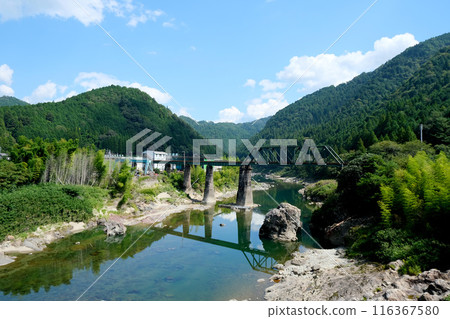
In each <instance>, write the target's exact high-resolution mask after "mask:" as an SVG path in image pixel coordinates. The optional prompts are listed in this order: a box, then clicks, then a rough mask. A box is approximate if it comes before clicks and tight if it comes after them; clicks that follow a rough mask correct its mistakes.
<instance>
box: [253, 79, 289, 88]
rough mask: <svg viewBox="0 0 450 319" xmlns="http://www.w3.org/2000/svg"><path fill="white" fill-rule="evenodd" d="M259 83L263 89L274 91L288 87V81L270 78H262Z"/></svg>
mask: <svg viewBox="0 0 450 319" xmlns="http://www.w3.org/2000/svg"><path fill="white" fill-rule="evenodd" d="M259 85H260V86H262V90H263V91H273V90H278V89H282V88H284V87H286V83H282V82H272V81H270V80H267V79H265V80H261V81H260V82H259Z"/></svg>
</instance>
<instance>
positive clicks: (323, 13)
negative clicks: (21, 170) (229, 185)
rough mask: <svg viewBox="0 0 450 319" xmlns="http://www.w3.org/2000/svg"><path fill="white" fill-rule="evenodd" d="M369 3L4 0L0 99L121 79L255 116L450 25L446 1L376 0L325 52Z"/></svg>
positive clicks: (40, 96) (180, 101)
mask: <svg viewBox="0 0 450 319" xmlns="http://www.w3.org/2000/svg"><path fill="white" fill-rule="evenodd" d="M373 2H374V0H348V1H332V0H329V1H322V0H316V1H301V0H296V1H294V0H246V1H242V0H240V1H237V0H236V1H234V0H231V1H207V0H190V1H181V0H177V1H175V0H165V1H156V0H155V1H137V0H40V1H34V0H0V39H1V50H0V96H1V95H13V96H16V97H17V98H20V99H24V100H26V101H29V102H30V103H37V102H44V101H58V100H61V99H64V98H66V97H69V96H72V95H74V94H79V93H82V92H85V91H87V90H90V89H93V88H97V87H101V86H106V85H110V84H119V85H123V86H131V87H137V88H140V89H141V90H143V91H145V92H147V93H149V94H150V95H152V96H153V97H154V98H155V99H156V100H157V101H159V102H160V103H162V104H164V105H166V106H168V107H170V109H171V110H172V111H173V112H175V113H177V114H184V115H190V116H191V117H193V118H194V119H196V120H214V121H218V120H221V121H234V122H242V121H249V120H254V119H256V118H260V117H263V116H267V115H272V114H274V113H275V112H276V111H277V110H279V109H280V108H282V107H284V106H286V105H287V104H289V103H292V102H294V101H296V100H298V99H299V98H301V97H302V96H304V95H305V94H308V93H311V92H313V91H315V90H317V89H319V88H321V87H324V86H328V85H331V84H335V85H336V84H339V83H342V82H346V81H348V80H350V79H352V78H353V77H354V76H356V75H358V74H360V73H361V72H367V71H371V70H373V69H375V68H376V67H378V66H379V65H381V64H383V63H384V62H386V61H387V60H388V59H390V58H392V57H393V56H395V55H396V54H398V53H400V52H402V51H403V50H404V49H405V48H407V47H409V46H412V45H414V44H416V43H417V42H418V41H423V40H426V39H428V38H430V37H433V36H437V35H440V34H443V33H445V32H448V31H450V28H449V27H450V22H449V21H450V20H449V19H448V12H450V2H449V1H445V0H442V1H440V0H429V1H411V0H379V1H378V2H376V3H375V4H374V5H373V7H372V8H371V9H370V10H369V11H368V12H367V13H366V14H365V15H364V16H363V17H362V18H361V19H360V20H359V21H358V22H357V23H356V24H355V25H354V26H353V27H352V28H351V29H350V30H349V31H348V32H347V33H346V34H345V35H344V36H343V37H342V38H341V39H340V40H339V41H338V42H337V43H336V44H335V45H334V46H333V47H332V48H331V49H330V50H329V51H328V52H327V54H326V55H321V53H322V52H324V50H325V49H326V48H327V47H329V46H330V44H332V43H333V41H335V40H336V39H337V38H338V36H339V35H340V34H341V33H342V32H344V30H345V29H346V28H347V27H348V26H349V25H350V24H351V23H352V22H353V21H355V19H356V18H357V17H358V16H360V15H361V13H363V12H364V10H366V9H367V8H368V7H369V6H370V5H371V4H372V3H373ZM97 24H100V25H101V26H102V27H103V28H104V29H105V30H106V31H107V32H109V33H110V34H111V35H112V36H113V37H114V38H115V39H116V40H117V41H118V42H119V43H120V45H122V47H123V48H124V49H125V50H127V51H128V52H129V53H130V54H131V55H132V56H133V57H134V59H135V60H136V61H138V62H139V63H140V64H141V65H142V66H143V67H144V68H145V69H146V70H147V71H148V73H149V74H150V75H151V76H152V77H154V79H156V81H157V82H158V83H159V84H160V85H161V86H162V87H163V88H164V89H162V88H161V87H160V86H158V85H157V84H156V83H155V82H154V81H153V80H152V79H151V78H150V77H149V76H148V75H147V74H146V73H145V72H144V71H143V70H142V69H141V68H139V67H138V66H137V65H136V64H135V63H134V62H133V61H132V60H131V59H130V58H129V57H128V56H127V55H126V54H125V53H124V52H123V51H122V50H121V49H120V48H119V47H118V45H116V44H115V43H114V42H113V41H112V40H111V39H110V38H109V37H108V36H107V35H106V34H105V32H104V31H103V30H102V29H101V28H100V27H99V26H98V25H97ZM308 68H309V69H308ZM305 70H307V71H306V72H305ZM300 76H302V77H301V78H300V80H299V81H298V82H297V84H295V85H294V86H293V87H292V88H290V89H289V90H288V91H287V92H286V94H284V95H282V93H283V92H284V91H286V89H288V88H289V86H290V85H291V84H292V83H293V82H294V81H296V80H297V79H298V78H299V77H300ZM164 90H165V91H164Z"/></svg>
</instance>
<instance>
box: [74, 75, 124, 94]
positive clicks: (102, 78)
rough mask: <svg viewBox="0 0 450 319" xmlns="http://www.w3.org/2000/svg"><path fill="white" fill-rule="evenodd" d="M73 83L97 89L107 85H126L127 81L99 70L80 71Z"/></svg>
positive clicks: (89, 88)
mask: <svg viewBox="0 0 450 319" xmlns="http://www.w3.org/2000/svg"><path fill="white" fill-rule="evenodd" d="M75 83H76V84H79V85H80V86H81V87H83V88H84V89H86V90H92V89H98V88H101V87H104V86H109V85H121V86H127V84H128V82H124V81H120V80H118V79H117V78H115V77H114V76H111V75H108V74H105V73H101V72H81V73H80V74H78V76H77V77H76V78H75Z"/></svg>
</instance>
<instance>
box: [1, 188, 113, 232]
mask: <svg viewBox="0 0 450 319" xmlns="http://www.w3.org/2000/svg"><path fill="white" fill-rule="evenodd" d="M106 194H107V192H106V191H105V190H102V189H100V188H96V187H87V186H78V185H70V186H69V185H55V184H41V185H29V186H24V187H21V188H20V189H18V190H15V191H14V192H2V193H0V212H1V213H0V238H4V237H5V236H6V235H8V234H13V235H14V234H19V233H22V232H28V231H33V230H35V229H36V228H37V227H38V226H40V225H45V224H51V223H58V222H70V221H86V220H88V219H89V218H91V217H92V216H93V215H92V211H93V209H94V208H100V207H101V205H102V204H103V200H104V199H105V196H106Z"/></svg>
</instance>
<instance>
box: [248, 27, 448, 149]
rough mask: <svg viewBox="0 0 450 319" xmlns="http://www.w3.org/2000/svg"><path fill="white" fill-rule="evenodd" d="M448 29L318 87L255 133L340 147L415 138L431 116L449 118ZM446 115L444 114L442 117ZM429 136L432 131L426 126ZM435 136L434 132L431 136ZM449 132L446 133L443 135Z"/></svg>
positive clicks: (351, 147) (277, 114)
mask: <svg viewBox="0 0 450 319" xmlns="http://www.w3.org/2000/svg"><path fill="white" fill-rule="evenodd" d="M449 45H450V33H446V34H444V35H441V36H439V37H435V38H432V39H429V40H427V41H424V42H422V43H419V44H418V45H416V46H414V47H411V48H409V49H407V50H405V51H404V52H403V53H401V54H399V55H398V56H396V57H395V58H393V59H392V60H390V61H388V62H386V63H385V64H384V65H382V66H380V67H379V68H378V69H376V70H375V71H373V72H370V73H363V74H361V75H359V76H357V77H355V78H354V79H353V80H351V81H349V82H347V83H344V84H341V85H338V86H336V87H335V86H330V87H326V88H323V89H321V90H318V91H316V92H314V93H312V94H310V95H307V96H305V97H303V98H302V99H300V100H298V101H296V102H295V103H293V104H291V105H289V106H287V107H286V108H284V109H282V110H280V111H279V112H278V113H276V114H275V115H274V116H273V117H272V118H271V119H270V120H269V121H268V122H267V125H266V127H265V128H264V129H263V130H262V131H261V132H260V133H259V134H257V136H256V137H255V139H256V138H297V139H299V140H303V139H304V138H305V137H311V138H313V139H314V140H315V141H316V142H318V143H326V144H329V145H332V146H334V147H335V148H336V149H337V150H340V151H344V150H349V149H356V148H358V147H367V146H369V145H371V144H373V143H374V142H376V141H377V140H380V139H385V138H386V139H387V138H389V139H392V140H394V141H398V142H405V141H408V140H411V139H415V138H416V136H418V133H419V130H418V128H419V123H424V124H426V125H425V129H430V128H431V127H432V126H433V121H432V120H431V118H432V116H435V117H438V118H440V120H441V121H447V123H448V115H449V114H448V113H449V111H448V102H447V98H448V96H449V93H448V83H449V81H448V69H449V67H448V64H449V62H448V46H449ZM445 118H446V119H447V120H445ZM425 134H426V135H425V138H426V139H430V140H429V141H430V142H435V143H440V142H442V141H437V140H432V138H436V136H435V135H436V134H437V135H440V136H441V137H442V135H443V133H442V132H440V133H437V132H431V129H430V131H428V132H427V131H426V130H425ZM432 136H434V137H432ZM447 136H448V135H447Z"/></svg>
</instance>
